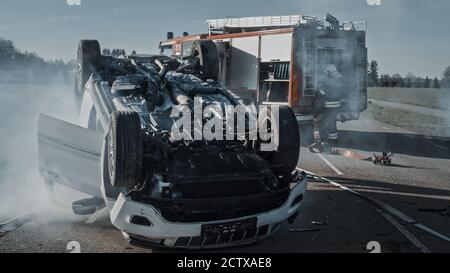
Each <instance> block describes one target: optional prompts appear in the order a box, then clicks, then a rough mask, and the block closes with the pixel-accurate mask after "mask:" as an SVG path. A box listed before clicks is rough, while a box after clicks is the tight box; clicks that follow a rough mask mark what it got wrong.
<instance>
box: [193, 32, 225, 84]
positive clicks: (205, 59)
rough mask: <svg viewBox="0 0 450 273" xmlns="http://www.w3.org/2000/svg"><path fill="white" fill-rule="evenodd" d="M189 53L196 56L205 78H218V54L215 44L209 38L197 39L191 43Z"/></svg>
mask: <svg viewBox="0 0 450 273" xmlns="http://www.w3.org/2000/svg"><path fill="white" fill-rule="evenodd" d="M191 55H192V56H195V57H198V58H199V61H200V66H201V68H202V72H203V77H204V79H205V80H208V79H212V80H215V81H217V79H218V78H219V56H218V54H217V48H216V44H215V43H214V42H213V41H211V40H197V41H195V42H194V43H193V45H192V51H191Z"/></svg>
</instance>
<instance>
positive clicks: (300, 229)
mask: <svg viewBox="0 0 450 273" xmlns="http://www.w3.org/2000/svg"><path fill="white" fill-rule="evenodd" d="M289 231H290V232H315V231H320V228H291V229H290V230H289Z"/></svg>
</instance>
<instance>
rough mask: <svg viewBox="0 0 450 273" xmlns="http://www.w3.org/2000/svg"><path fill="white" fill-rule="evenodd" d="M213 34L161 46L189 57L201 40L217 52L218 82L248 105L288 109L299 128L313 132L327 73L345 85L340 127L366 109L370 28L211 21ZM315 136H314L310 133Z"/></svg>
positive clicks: (288, 19)
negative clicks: (332, 72) (327, 69)
mask: <svg viewBox="0 0 450 273" xmlns="http://www.w3.org/2000/svg"><path fill="white" fill-rule="evenodd" d="M207 24H208V33H205V34H198V35H188V34H187V33H184V34H183V36H181V37H175V38H174V37H173V33H168V39H167V40H165V41H162V42H160V50H161V53H162V54H165V55H177V56H188V55H190V54H191V50H192V45H193V43H194V42H195V41H198V40H212V41H213V42H214V43H215V45H216V48H217V55H218V59H217V60H218V63H219V70H218V75H217V80H219V81H220V82H222V83H223V84H224V85H225V86H226V87H227V88H229V89H231V90H232V91H233V92H235V93H237V94H238V95H239V96H241V97H242V98H245V99H246V101H247V103H254V104H255V105H261V104H280V105H281V104H284V105H289V106H290V107H291V108H292V109H293V110H294V112H295V114H296V116H297V120H298V122H299V125H300V127H302V126H304V127H305V128H308V129H311V128H313V127H312V126H313V121H314V118H315V116H316V115H317V113H316V111H315V110H314V103H315V98H316V94H317V93H318V91H319V89H320V83H321V81H322V80H323V78H324V73H323V71H324V70H323V69H324V68H325V67H326V66H327V65H330V64H332V65H334V66H335V67H336V69H337V71H338V72H339V73H340V75H342V78H343V81H345V95H344V98H343V99H342V106H341V108H340V109H339V113H338V117H337V120H338V121H342V122H345V121H347V120H358V119H359V115H360V112H362V111H364V110H365V109H366V108H367V86H366V77H367V48H366V30H367V23H366V22H343V23H342V24H341V23H340V22H339V21H338V20H337V19H336V18H335V17H333V16H332V15H330V14H327V17H326V18H325V20H319V19H317V17H313V16H302V15H293V16H267V17H246V18H225V19H214V20H207ZM307 131H309V132H313V131H311V130H307Z"/></svg>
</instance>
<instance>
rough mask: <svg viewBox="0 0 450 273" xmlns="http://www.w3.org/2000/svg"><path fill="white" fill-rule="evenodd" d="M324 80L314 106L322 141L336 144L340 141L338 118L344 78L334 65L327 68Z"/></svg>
mask: <svg viewBox="0 0 450 273" xmlns="http://www.w3.org/2000/svg"><path fill="white" fill-rule="evenodd" d="M323 72H324V79H323V80H322V81H321V82H320V83H319V90H318V95H317V96H316V102H315V104H314V108H315V113H316V120H317V122H318V127H319V133H320V137H321V140H322V141H326V142H327V143H329V144H336V143H337V140H338V137H339V135H338V131H337V116H338V113H339V109H340V107H341V99H342V97H343V93H344V90H343V77H342V75H341V74H340V73H339V72H338V70H337V68H336V66H335V65H333V64H328V65H326V66H325V68H324V70H323Z"/></svg>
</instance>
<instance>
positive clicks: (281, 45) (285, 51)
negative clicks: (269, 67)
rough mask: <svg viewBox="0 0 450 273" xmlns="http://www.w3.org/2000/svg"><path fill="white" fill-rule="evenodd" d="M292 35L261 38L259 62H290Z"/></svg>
mask: <svg viewBox="0 0 450 273" xmlns="http://www.w3.org/2000/svg"><path fill="white" fill-rule="evenodd" d="M291 55H292V33H286V34H275V35H266V36H261V62H270V61H273V60H279V61H282V62H290V61H291Z"/></svg>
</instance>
